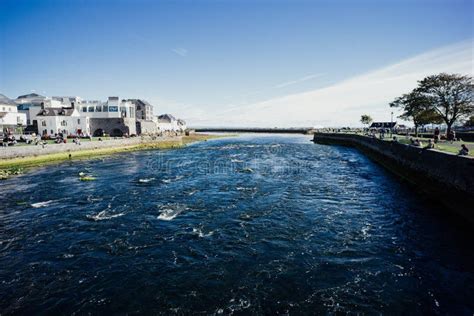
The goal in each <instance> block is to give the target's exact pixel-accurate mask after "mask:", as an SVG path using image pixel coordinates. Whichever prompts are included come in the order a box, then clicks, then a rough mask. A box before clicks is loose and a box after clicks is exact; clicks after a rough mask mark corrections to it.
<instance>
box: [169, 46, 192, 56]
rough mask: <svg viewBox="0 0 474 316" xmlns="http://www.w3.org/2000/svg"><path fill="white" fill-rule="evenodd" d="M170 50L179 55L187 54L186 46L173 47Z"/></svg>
mask: <svg viewBox="0 0 474 316" xmlns="http://www.w3.org/2000/svg"><path fill="white" fill-rule="evenodd" d="M171 51H172V52H173V53H175V54H177V55H179V56H181V57H186V56H188V50H187V49H186V48H182V47H178V48H173V49H172V50H171Z"/></svg>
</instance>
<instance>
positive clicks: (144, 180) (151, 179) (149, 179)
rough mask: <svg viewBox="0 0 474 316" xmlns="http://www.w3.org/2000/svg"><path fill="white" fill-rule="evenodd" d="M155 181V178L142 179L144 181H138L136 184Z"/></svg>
mask: <svg viewBox="0 0 474 316" xmlns="http://www.w3.org/2000/svg"><path fill="white" fill-rule="evenodd" d="M153 180H155V178H144V179H138V182H140V183H148V182H150V181H153Z"/></svg>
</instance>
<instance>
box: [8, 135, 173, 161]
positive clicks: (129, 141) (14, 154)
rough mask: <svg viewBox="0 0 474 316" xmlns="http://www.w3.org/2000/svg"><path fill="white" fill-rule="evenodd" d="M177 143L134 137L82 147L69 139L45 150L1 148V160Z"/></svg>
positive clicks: (93, 143)
mask: <svg viewBox="0 0 474 316" xmlns="http://www.w3.org/2000/svg"><path fill="white" fill-rule="evenodd" d="M170 140H173V141H176V142H180V141H181V140H182V138H181V137H158V138H155V139H151V138H149V137H132V138H119V139H111V140H104V141H91V142H90V141H83V142H81V145H76V144H74V143H72V140H70V139H68V141H70V143H66V144H48V145H46V146H45V147H44V148H43V147H42V146H41V145H27V146H11V147H0V159H11V158H19V157H32V156H39V155H47V154H56V153H67V152H74V151H79V150H90V149H99V148H113V147H124V146H133V145H137V144H140V143H145V144H146V143H156V142H163V141H170Z"/></svg>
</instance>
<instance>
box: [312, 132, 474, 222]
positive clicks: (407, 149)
mask: <svg viewBox="0 0 474 316" xmlns="http://www.w3.org/2000/svg"><path fill="white" fill-rule="evenodd" d="M314 142H315V143H320V144H332V145H343V146H352V147H356V148H358V149H359V150H361V151H362V152H364V153H365V154H367V155H368V156H369V157H370V158H372V159H373V160H375V161H376V162H378V163H380V164H381V165H383V166H384V167H386V168H387V169H388V170H390V171H392V172H393V173H395V174H397V175H398V176H400V177H402V178H403V179H405V180H407V181H408V182H410V183H411V184H412V185H414V186H415V187H416V188H417V189H418V190H419V191H422V192H425V193H427V194H429V195H430V196H431V197H432V198H434V199H436V200H439V201H441V202H443V203H444V205H445V206H446V207H447V208H449V209H450V210H453V211H455V212H457V213H458V214H460V215H462V216H463V217H465V218H467V219H469V220H470V221H471V222H472V223H474V159H473V158H471V157H466V156H458V155H454V154H450V153H445V152H440V151H437V150H432V149H430V150H428V149H423V148H419V147H414V146H409V145H404V144H400V143H394V142H390V141H383V140H379V139H375V138H370V137H366V136H361V135H353V134H330V133H318V134H315V135H314Z"/></svg>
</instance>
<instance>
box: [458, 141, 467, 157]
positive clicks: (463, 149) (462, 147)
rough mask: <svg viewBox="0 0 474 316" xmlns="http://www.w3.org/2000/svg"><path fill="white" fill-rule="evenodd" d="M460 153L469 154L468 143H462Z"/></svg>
mask: <svg viewBox="0 0 474 316" xmlns="http://www.w3.org/2000/svg"><path fill="white" fill-rule="evenodd" d="M459 155H461V156H467V155H469V148H467V146H466V145H464V144H462V145H461V150H460V151H459Z"/></svg>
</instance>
